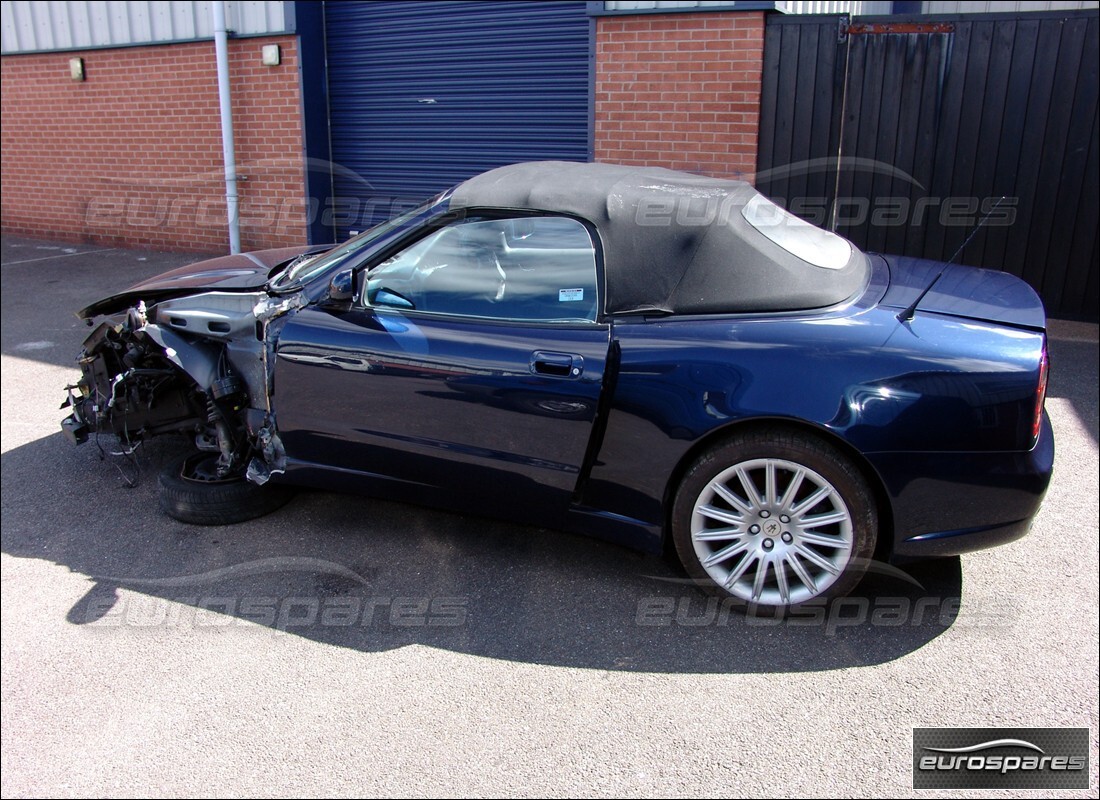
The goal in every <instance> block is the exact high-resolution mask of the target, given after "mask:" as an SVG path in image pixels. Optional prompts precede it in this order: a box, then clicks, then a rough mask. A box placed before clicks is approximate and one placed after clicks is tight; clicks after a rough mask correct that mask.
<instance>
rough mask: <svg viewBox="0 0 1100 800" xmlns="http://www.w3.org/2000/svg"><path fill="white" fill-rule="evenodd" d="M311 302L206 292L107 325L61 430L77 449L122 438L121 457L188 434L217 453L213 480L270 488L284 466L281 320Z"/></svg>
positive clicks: (84, 358) (141, 306) (92, 339)
mask: <svg viewBox="0 0 1100 800" xmlns="http://www.w3.org/2000/svg"><path fill="white" fill-rule="evenodd" d="M305 303H306V297H305V295H304V294H303V293H301V292H296V293H293V294H287V295H281V296H272V295H270V294H268V293H267V292H263V291H260V292H204V293H201V294H194V295H189V296H186V297H179V298H173V299H166V300H162V301H160V302H156V303H154V304H153V305H151V306H149V307H146V304H145V302H144V301H140V302H138V303H137V304H136V305H134V306H132V307H131V308H129V309H128V310H127V311H125V312H124V313H120V314H116V315H113V316H110V317H108V318H107V319H106V321H104V322H102V323H101V324H99V325H98V326H97V327H96V328H95V330H93V331H92V333H91V335H90V336H88V338H87V339H86V340H85V341H84V346H83V350H82V352H81V354H80V357H79V359H78V361H79V364H80V369H81V373H82V375H81V378H80V381H79V382H78V383H77V384H76V385H75V386H69V387H66V388H67V390H68V392H69V397H68V399H67V400H66V401H65V402H64V403H63V404H62V407H63V408H65V407H71V408H72V413H71V415H70V416H69V417H67V418H66V419H65V420H64V421H63V422H62V429H63V430H64V431H65V433H66V434H67V435H68V436H69V438H70V439H72V440H73V441H74V442H75V443H77V444H80V443H83V442H85V441H87V440H88V438H89V436H90V435H98V434H101V433H112V434H115V435H116V436H117V437H118V438H119V440H120V442H121V443H122V445H123V448H124V450H123V452H132V450H133V448H135V447H136V446H137V445H138V444H140V443H141V442H142V441H143V440H144V439H146V438H149V437H152V436H158V435H161V434H168V433H172V434H181V435H184V436H187V437H190V438H192V439H193V440H194V444H195V446H196V447H197V448H198V449H199V450H200V451H205V452H209V453H217V458H216V459H213V458H211V459H209V460H208V462H207V463H209V464H210V471H211V474H209V475H206V476H203V477H204V478H205V479H207V480H212V481H213V480H225V479H230V478H234V477H242V476H243V477H246V478H247V479H248V480H249V481H251V482H252V483H254V484H257V485H263V484H264V483H266V482H267V481H268V479H269V478H270V477H271V475H273V474H277V473H280V472H283V471H284V470H285V466H286V457H285V453H284V451H283V447H282V443H281V442H280V441H279V436H278V434H277V428H276V425H275V415H274V412H273V410H272V407H271V394H272V391H273V385H272V370H271V367H272V365H273V364H274V342H275V338H276V336H277V332H278V329H279V328H281V326H282V323H281V321H280V318H285V315H286V314H287V313H288V312H290V311H293V310H296V309H297V308H300V307H301V306H303V305H305Z"/></svg>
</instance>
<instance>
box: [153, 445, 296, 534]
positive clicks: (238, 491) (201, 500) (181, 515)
mask: <svg viewBox="0 0 1100 800" xmlns="http://www.w3.org/2000/svg"><path fill="white" fill-rule="evenodd" d="M217 459H218V455H217V453H188V454H186V455H183V456H180V457H179V458H176V459H174V460H173V461H171V462H170V463H169V464H168V465H167V466H166V467H165V468H164V470H163V471H162V472H161V474H160V507H161V510H162V511H164V513H165V514H167V515H168V516H170V517H171V518H172V519H178V520H179V521H180V522H189V523H191V524H192V525H232V524H233V523H236V522H244V521H245V520H250V519H254V518H256V517H261V516H263V515H264V514H270V513H271V512H272V511H274V510H275V509H277V508H280V507H282V506H283V505H285V504H286V503H287V501H288V500H290V498H291V496H292V493H291V491H290V490H289V489H288V488H287V487H285V486H280V485H277V484H271V483H266V484H264V485H263V486H257V485H256V484H254V483H252V482H250V481H248V480H246V479H245V477H244V475H243V474H236V475H230V476H225V477H219V476H218V474H217V470H216V464H217Z"/></svg>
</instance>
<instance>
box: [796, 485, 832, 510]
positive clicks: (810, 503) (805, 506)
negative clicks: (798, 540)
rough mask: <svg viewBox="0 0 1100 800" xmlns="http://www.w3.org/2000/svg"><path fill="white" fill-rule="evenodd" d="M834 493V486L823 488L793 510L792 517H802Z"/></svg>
mask: <svg viewBox="0 0 1100 800" xmlns="http://www.w3.org/2000/svg"><path fill="white" fill-rule="evenodd" d="M832 493H833V487H832V486H828V485H826V486H821V487H819V488H818V489H817V490H816V491H815V492H814V493H813V494H811V495H810V496H809V497H807V498H806V499H805V500H803V501H802V502H800V503H799V504H798V505H796V506H794V507H793V508H792V509H791V516H792V517H800V516H802V515H803V514H804V513H806V512H807V511H810V510H811V509H813V507H814V506H816V505H817V504H818V503H820V502H821V501H822V500H824V499H825V498H826V497H828V496H829V495H830V494H832Z"/></svg>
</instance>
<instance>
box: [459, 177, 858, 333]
mask: <svg viewBox="0 0 1100 800" xmlns="http://www.w3.org/2000/svg"><path fill="white" fill-rule="evenodd" d="M756 196H758V193H757V192H756V190H755V189H753V187H752V186H751V185H749V184H748V183H745V182H743V181H733V180H722V179H718V178H707V177H702V176H699V175H692V174H689V173H686V172H676V171H674V170H669V169H662V168H660V167H630V166H621V165H617V164H585V163H576V162H566V161H533V162H528V163H523V164H513V165H512V166H507V167H500V168H499V169H494V170H491V171H489V172H485V173H483V174H481V175H478V176H476V177H474V178H471V179H470V180H468V181H465V182H464V183H461V184H459V186H458V187H457V188H456V189H455V191H454V194H453V195H452V197H451V201H450V207H451V208H470V209H473V208H510V209H525V210H536V211H547V212H554V213H564V214H572V215H575V216H577V217H580V218H582V219H585V220H588V221H589V222H591V223H592V224H593V225H594V226H595V227H596V230H597V231H598V232H599V234H600V238H601V239H602V242H603V248H604V252H603V258H604V270H605V275H606V283H607V298H606V308H607V311H608V313H612V314H617V313H618V314H621V313H632V312H640V311H660V312H665V313H679V314H708V313H717V314H720V313H734V312H748V311H785V310H799V309H809V308H821V307H824V306H830V305H835V304H837V303H840V302H843V301H845V300H848V299H850V298H852V297H854V296H855V295H856V294H858V293H859V292H860V291H862V289H863V288H864V286H866V283H867V279H868V273H869V270H870V267H869V264H868V261H867V258H866V257H865V256H864V255H863V254H862V253H860V252H859V250H857V249H856V248H855V247H852V248H851V251H850V252H851V255H850V257H849V258H848V259H847V262H846V263H844V260H843V257H842V259H841V264H842V266H837V265H834V266H833V267H832V268H826V267H821V266H816V265H815V264H813V263H810V262H809V261H804V260H802V259H801V258H799V257H798V256H796V255H794V254H793V253H791V252H790V251H788V250H787V249H785V248H784V247H781V246H779V245H778V244H776V243H775V242H773V241H772V239H771V238H769V237H768V236H766V235H764V234H763V233H762V232H761V231H760V230H759V229H757V228H756V227H754V226H753V225H751V224H750V223H749V222H748V221H747V220H746V219H745V217H744V216H743V215H742V213H741V210H742V209H743V208H744V206H745V204H746V203H748V202H749V201H750V200H752V198H754V197H756ZM785 216H786V215H785ZM796 235H797V234H796Z"/></svg>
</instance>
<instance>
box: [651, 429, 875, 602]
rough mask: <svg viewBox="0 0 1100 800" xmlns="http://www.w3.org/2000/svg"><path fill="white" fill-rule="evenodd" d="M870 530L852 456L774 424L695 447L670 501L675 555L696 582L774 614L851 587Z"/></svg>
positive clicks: (870, 502) (866, 494) (864, 560)
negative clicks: (697, 450)
mask: <svg viewBox="0 0 1100 800" xmlns="http://www.w3.org/2000/svg"><path fill="white" fill-rule="evenodd" d="M877 534H878V513H877V509H876V505H875V500H874V496H873V495H872V493H871V490H870V488H869V487H868V485H867V482H866V480H865V479H864V478H863V476H862V474H861V473H860V472H859V470H858V469H857V468H856V467H855V465H853V464H852V463H851V461H850V460H849V459H847V458H845V457H844V456H843V455H842V454H841V453H839V452H838V451H837V450H836V449H835V448H833V447H830V446H829V445H828V444H826V443H825V442H823V441H821V440H819V439H817V438H815V437H813V436H810V435H807V434H803V433H799V432H794V431H790V430H787V429H783V428H763V429H759V430H754V431H748V432H745V433H739V434H736V435H735V436H733V437H732V438H730V439H727V440H726V441H724V442H721V443H719V444H717V445H715V446H714V447H711V448H710V449H709V450H707V451H706V452H704V453H703V454H702V455H701V456H700V457H699V458H698V459H697V460H696V461H695V462H694V463H693V464H692V465H691V467H690V468H689V469H688V471H687V473H686V474H685V475H684V478H683V480H682V481H681V483H680V487H679V490H678V491H677V494H676V499H675V502H674V504H673V510H672V538H673V543H674V544H675V546H676V552H677V555H678V556H679V558H680V561H681V562H682V563H683V565H684V568H685V569H686V570H687V572H688V574H689V575H690V576H691V577H692V578H693V579H695V581H696V582H697V583H698V584H699V585H700V586H701V587H702V588H703V589H704V590H706V591H708V592H710V593H713V594H717V595H718V596H721V597H732V598H735V599H736V600H739V601H741V602H743V603H745V604H746V605H747V606H748V607H749V608H750V609H760V610H767V611H769V612H770V613H778V614H783V613H785V612H787V611H790V610H791V609H793V608H797V607H798V606H800V605H803V604H805V603H808V602H814V603H819V602H827V601H828V600H830V599H832V598H835V597H842V596H844V595H845V594H847V593H848V592H850V591H851V590H852V589H854V588H855V586H856V584H857V583H859V581H860V579H861V578H862V577H863V574H864V572H866V570H867V566H868V564H869V561H870V559H871V557H872V555H873V554H874V551H875V541H876V538H877Z"/></svg>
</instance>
